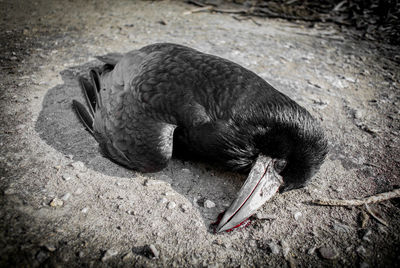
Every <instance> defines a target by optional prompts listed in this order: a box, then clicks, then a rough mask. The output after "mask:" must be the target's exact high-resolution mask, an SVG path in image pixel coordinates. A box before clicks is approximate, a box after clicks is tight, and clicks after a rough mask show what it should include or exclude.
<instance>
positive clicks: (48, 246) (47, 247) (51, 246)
mask: <svg viewBox="0 0 400 268" xmlns="http://www.w3.org/2000/svg"><path fill="white" fill-rule="evenodd" d="M44 247H45V248H46V249H47V250H48V251H50V252H54V251H56V249H57V248H56V247H55V246H54V245H52V244H45V245H44Z"/></svg>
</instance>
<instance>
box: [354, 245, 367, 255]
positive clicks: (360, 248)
mask: <svg viewBox="0 0 400 268" xmlns="http://www.w3.org/2000/svg"><path fill="white" fill-rule="evenodd" d="M356 251H357V253H358V254H360V255H363V256H365V255H366V253H367V250H366V249H365V248H364V247H363V246H359V247H358V248H357V249H356Z"/></svg>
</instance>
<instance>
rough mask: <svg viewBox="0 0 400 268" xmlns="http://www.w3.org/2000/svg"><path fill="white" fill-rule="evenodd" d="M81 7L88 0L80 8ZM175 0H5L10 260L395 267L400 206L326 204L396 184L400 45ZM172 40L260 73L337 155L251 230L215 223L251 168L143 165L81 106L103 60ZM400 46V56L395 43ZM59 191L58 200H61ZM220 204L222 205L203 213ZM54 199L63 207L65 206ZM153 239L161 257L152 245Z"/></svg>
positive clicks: (1, 142)
mask: <svg viewBox="0 0 400 268" xmlns="http://www.w3.org/2000/svg"><path fill="white" fill-rule="evenodd" d="M81 2H84V3H81ZM193 8H194V7H193V6H190V5H187V4H185V3H181V2H175V1H161V2H150V1H146V2H139V1H128V0H125V1H67V0H63V1H59V0H58V1H44V0H39V1H34V2H27V1H22V0H18V1H13V0H1V1H0V15H1V24H0V53H1V54H0V62H1V66H0V67H1V69H0V89H1V91H0V107H1V113H0V122H1V127H0V146H1V155H0V160H1V161H0V175H1V180H0V187H1V190H2V191H1V196H0V206H1V212H0V238H1V239H0V265H1V266H23V265H24V266H32V267H36V266H40V265H42V266H50V267H53V266H61V267H63V266H67V265H69V266H82V265H86V266H94V267H98V266H132V265H135V266H208V267H222V266H243V267H246V266H262V265H269V266H291V267H293V266H316V267H323V266H337V265H340V266H352V267H354V266H360V267H368V266H369V267H377V266H391V265H393V264H395V263H398V262H399V261H400V259H399V255H400V254H399V251H400V249H399V248H400V243H399V241H400V240H399V234H400V222H399V220H398V219H399V217H400V202H399V200H397V199H393V200H391V201H386V202H383V203H381V204H378V205H374V206H373V209H375V210H376V211H377V213H379V214H380V216H381V217H382V218H384V220H385V221H386V222H387V226H385V225H383V224H381V223H379V222H378V221H376V220H375V219H373V218H369V219H368V216H366V215H368V214H365V213H364V210H363V209H362V208H343V207H319V206H313V205H310V204H309V201H310V200H312V199H315V198H325V197H338V198H354V197H363V196H369V195H372V194H376V193H379V192H385V191H389V190H392V189H393V188H396V187H398V185H400V172H399V170H400V168H399V167H400V163H399V148H400V142H399V126H400V124H399V119H400V115H399V113H400V110H399V107H400V98H399V88H400V73H399V54H398V51H399V50H398V47H397V48H396V47H390V46H386V45H384V44H382V43H378V42H377V43H370V42H366V41H360V40H356V39H354V38H352V35H351V32H348V31H345V30H342V31H341V30H340V29H339V28H337V27H336V26H335V25H330V24H315V25H313V27H309V25H305V24H302V23H289V22H285V21H281V20H270V19H260V18H257V19H256V20H257V23H259V24H261V25H260V26H258V25H256V24H255V23H254V22H253V21H251V20H246V21H238V20H236V19H234V18H233V17H232V15H221V14H210V13H206V12H205V13H195V14H189V15H187V14H184V12H186V11H188V10H190V9H193ZM155 42H175V43H180V44H185V45H189V46H191V47H194V48H197V49H199V50H201V51H203V52H207V53H212V54H216V55H219V56H222V57H225V58H228V59H230V60H233V61H235V62H237V63H239V64H242V65H243V66H245V67H247V68H249V69H251V70H253V71H255V72H256V73H258V74H259V75H260V76H262V77H263V78H265V79H266V80H267V81H269V82H270V83H271V84H272V85H273V86H275V87H276V88H278V89H279V90H281V91H282V92H284V93H285V94H287V95H289V96H290V97H292V98H293V99H294V100H296V101H297V102H298V103H300V104H301V105H303V106H304V107H306V108H307V109H308V110H309V111H310V112H311V113H312V114H313V115H314V116H315V117H317V118H319V119H320V120H321V123H322V125H323V127H324V128H325V129H326V133H327V136H328V138H329V143H330V145H329V146H330V153H329V155H328V159H327V161H326V162H325V163H324V165H323V166H322V168H321V171H320V172H319V173H318V175H317V176H315V177H314V178H313V180H312V183H311V184H310V185H309V186H308V187H306V188H304V189H300V190H295V191H291V192H288V193H285V194H282V195H279V196H277V197H276V198H274V200H272V201H271V202H270V203H268V204H266V205H265V206H264V207H263V208H262V209H261V210H260V212H259V213H258V215H257V216H256V217H255V219H253V224H252V225H251V226H250V227H247V228H246V229H244V230H239V231H234V232H231V233H224V234H219V235H215V234H213V233H212V230H211V228H210V223H212V222H213V221H214V220H215V219H216V218H217V215H218V214H219V213H220V212H221V211H223V210H224V208H225V207H227V206H228V205H229V203H230V202H231V201H232V199H233V198H234V197H235V194H236V192H237V191H238V189H239V188H240V186H241V184H242V183H243V179H244V177H243V176H240V175H238V174H232V173H226V172H223V171H220V170H218V169H216V168H214V167H209V166H205V165H203V164H201V163H190V162H182V161H180V160H173V161H171V163H170V165H169V166H168V168H166V169H165V170H163V171H162V172H159V173H154V174H140V173H137V172H133V171H129V170H126V169H124V168H122V167H120V166H117V165H116V164H114V163H112V162H110V161H109V160H107V159H105V158H103V157H102V156H101V155H100V153H99V152H98V148H97V145H96V143H95V141H94V140H93V139H92V138H91V137H90V135H89V134H88V133H87V132H86V131H85V130H84V129H83V127H82V126H81V124H80V123H79V122H78V119H77V118H76V116H75V114H74V113H73V111H72V109H71V100H72V99H73V98H77V99H82V95H81V92H80V90H79V89H78V85H77V81H76V77H77V75H79V74H86V73H87V71H88V69H89V68H90V66H95V65H98V64H99V62H98V61H96V60H95V59H94V56H96V55H102V54H105V53H108V52H126V51H129V50H132V49H136V48H140V47H142V46H144V45H147V44H151V43H155ZM396 53H397V54H396ZM55 198H58V199H60V200H62V201H63V204H62V206H59V207H52V206H51V205H50V203H51V201H53V200H54V199H55ZM206 200H210V201H212V202H214V203H215V205H216V206H215V207H212V208H207V207H205V206H204V202H205V201H206ZM53 204H54V203H53ZM150 245H153V246H154V247H155V249H156V251H157V252H156V255H157V253H158V256H157V258H155V257H154V252H152V251H151V250H150V249H149V246H150Z"/></svg>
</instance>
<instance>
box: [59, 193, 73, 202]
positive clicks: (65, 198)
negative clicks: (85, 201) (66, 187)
mask: <svg viewBox="0 0 400 268" xmlns="http://www.w3.org/2000/svg"><path fill="white" fill-rule="evenodd" d="M70 197H71V194H70V193H66V194H65V195H63V197H61V199H62V200H63V201H68V199H69V198H70Z"/></svg>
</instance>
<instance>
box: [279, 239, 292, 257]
mask: <svg viewBox="0 0 400 268" xmlns="http://www.w3.org/2000/svg"><path fill="white" fill-rule="evenodd" d="M281 245H282V251H283V257H285V260H288V257H289V252H290V247H289V244H288V243H287V242H286V241H284V240H282V241H281Z"/></svg>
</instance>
